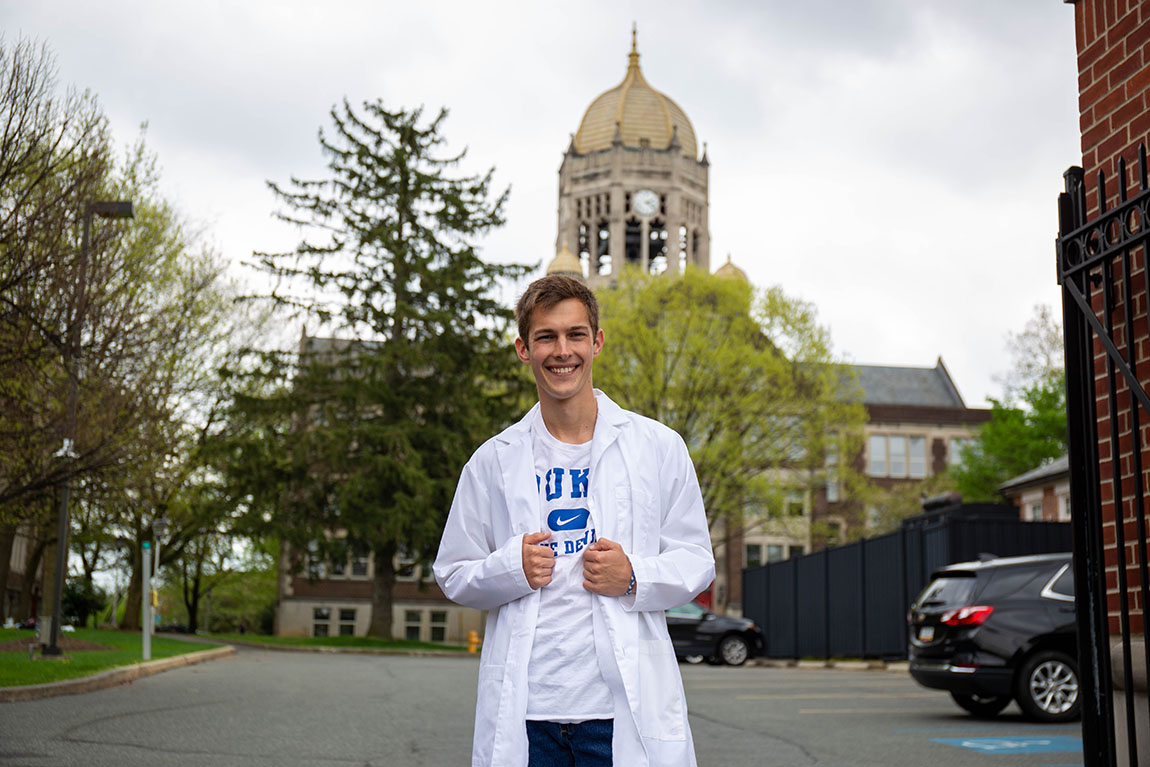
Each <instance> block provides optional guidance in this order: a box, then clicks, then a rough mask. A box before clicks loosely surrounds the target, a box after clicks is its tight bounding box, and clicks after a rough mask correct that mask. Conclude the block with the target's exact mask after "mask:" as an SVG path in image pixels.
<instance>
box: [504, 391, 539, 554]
mask: <svg viewBox="0 0 1150 767" xmlns="http://www.w3.org/2000/svg"><path fill="white" fill-rule="evenodd" d="M538 411H539V405H538V404H536V405H535V407H533V408H531V410H529V411H527V415H525V416H523V418H522V419H521V420H520V421H519V422H518V423H516V424H515V425H514V426H511V427H508V428H507V429H505V430H504V431H503V432H502V433H500V434H499V435H498V436H497V437H496V438H495V439H496V447H495V454H496V455H497V456H498V458H499V469H500V471H501V472H502V475H503V490H504V492H505V493H506V495H507V510H508V512H509V514H510V518H511V520H510V521H511V532H512V533H514V534H516V535H518V534H521V533H534V532H538V531H539V529H540V523H539V489H538V488H537V487H536V485H535V453H534V451H533V450H532V445H531V424H532V422H533V421H534V419H535V418H536V414H537V413H538Z"/></svg>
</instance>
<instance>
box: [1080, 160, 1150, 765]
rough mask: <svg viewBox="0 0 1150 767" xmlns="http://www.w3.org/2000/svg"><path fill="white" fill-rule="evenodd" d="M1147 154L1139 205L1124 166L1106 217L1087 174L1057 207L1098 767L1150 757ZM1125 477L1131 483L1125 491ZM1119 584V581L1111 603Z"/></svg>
mask: <svg viewBox="0 0 1150 767" xmlns="http://www.w3.org/2000/svg"><path fill="white" fill-rule="evenodd" d="M1138 154H1139V157H1138V168H1137V176H1138V185H1139V186H1138V188H1139V190H1140V191H1139V192H1138V193H1137V194H1135V195H1133V196H1130V195H1129V194H1127V188H1126V184H1127V169H1126V164H1125V161H1124V160H1123V159H1121V158H1120V159H1119V160H1118V173H1117V174H1116V178H1111V179H1109V181H1108V180H1107V178H1106V177H1105V175H1103V174H1102V173H1101V172H1099V174H1098V187H1097V194H1098V197H1097V202H1098V214H1097V215H1096V216H1095V217H1093V218H1088V216H1087V211H1088V210H1089V205H1088V202H1087V197H1086V180H1085V177H1084V174H1083V171H1082V168H1079V167H1072V168H1070V169H1069V170H1068V171H1066V174H1065V176H1064V178H1065V182H1066V191H1065V192H1064V193H1062V194H1061V195H1059V198H1058V225H1059V235H1058V282H1059V284H1060V285H1061V286H1062V316H1063V332H1064V333H1065V336H1066V405H1067V417H1068V422H1069V427H1070V429H1069V431H1070V500H1071V507H1072V508H1073V509H1074V517H1073V525H1074V574H1075V581H1076V591H1077V612H1078V640H1079V641H1078V646H1079V650H1078V652H1079V672H1080V673H1079V682H1080V696H1081V698H1082V741H1083V749H1084V755H1085V762H1086V765H1087V766H1088V767H1097V766H1099V765H1108V766H1109V765H1117V764H1129V765H1137V764H1138V757H1139V754H1138V752H1139V742H1138V738H1139V732H1141V734H1142V738H1143V743H1142V750H1143V751H1144V752H1145V751H1146V750H1147V748H1148V747H1150V746H1148V744H1146V743H1145V737H1146V731H1147V729H1148V727H1147V722H1146V713H1145V709H1142V712H1141V713H1139V712H1138V711H1137V710H1136V708H1137V707H1136V701H1135V697H1136V696H1135V694H1134V692H1135V691H1139V692H1143V691H1144V690H1145V684H1146V678H1145V673H1146V672H1145V669H1146V668H1150V643H1148V642H1146V641H1145V637H1144V635H1143V634H1144V628H1143V612H1142V605H1144V604H1146V599H1147V597H1150V574H1148V563H1147V550H1146V548H1147V547H1146V541H1147V527H1148V524H1147V520H1146V506H1147V499H1146V480H1145V477H1144V467H1143V459H1144V455H1145V454H1146V453H1147V450H1148V448H1150V446H1148V444H1147V442H1148V440H1147V436H1146V434H1145V432H1144V429H1145V424H1144V422H1145V421H1147V420H1150V395H1148V394H1147V392H1146V385H1145V384H1144V383H1143V382H1144V381H1145V380H1146V378H1147V376H1148V375H1150V371H1148V370H1147V368H1146V364H1147V350H1146V348H1145V344H1146V341H1145V340H1144V339H1145V336H1146V332H1147V331H1146V326H1145V320H1146V311H1147V310H1146V306H1147V299H1148V294H1147V272H1146V253H1145V251H1146V244H1147V242H1148V241H1150V226H1148V223H1150V218H1148V216H1150V186H1148V185H1147V163H1146V147H1145V146H1140V147H1139V152H1138ZM1108 183H1109V192H1111V193H1112V192H1117V198H1118V204H1117V205H1115V206H1114V207H1113V208H1110V207H1108V205H1107V197H1108V189H1107V184H1108ZM1115 184H1117V186H1115ZM1140 368H1141V369H1140ZM1116 468H1117V473H1118V475H1119V478H1120V479H1121V480H1122V481H1118V482H1116V481H1114V480H1115V476H1114V475H1115V473H1116V472H1115V469H1116ZM1104 490H1106V491H1108V492H1107V493H1106V494H1105V495H1103V491H1104ZM1116 519H1120V520H1121V522H1122V523H1121V524H1116V523H1115V521H1116ZM1108 540H1109V546H1108V545H1107V543H1108ZM1108 549H1109V554H1110V556H1111V557H1112V561H1111V564H1112V567H1111V569H1110V572H1109V573H1108V572H1107V554H1108ZM1108 575H1112V576H1113V584H1112V585H1111V587H1110V589H1111V592H1110V594H1109V596H1110V598H1111V599H1112V601H1111V602H1109V603H1108V601H1107V596H1108V595H1107V577H1108ZM1139 635H1143V636H1139ZM1112 645H1113V646H1114V647H1115V650H1116V652H1115V655H1116V656H1117V662H1116V663H1115V664H1112V663H1111V647H1112ZM1114 666H1117V668H1115V667H1114ZM1139 666H1140V667H1141V670H1140V671H1139V672H1138V674H1137V676H1136V674H1135V668H1136V667H1139ZM1116 693H1117V698H1118V699H1117V701H1116V700H1115V694H1116ZM1143 694H1144V693H1143ZM1116 709H1117V710H1116Z"/></svg>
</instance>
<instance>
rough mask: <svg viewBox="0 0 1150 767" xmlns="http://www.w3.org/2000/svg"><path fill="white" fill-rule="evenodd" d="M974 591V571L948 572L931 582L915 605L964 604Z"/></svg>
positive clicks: (917, 606) (918, 606) (919, 606)
mask: <svg viewBox="0 0 1150 767" xmlns="http://www.w3.org/2000/svg"><path fill="white" fill-rule="evenodd" d="M972 591H974V575H973V574H972V573H947V574H945V575H943V576H940V577H938V578H935V579H934V580H933V581H931V582H930V585H929V586H927V587H926V589H925V590H923V592H922V595H921V596H919V598H918V601H917V602H915V607H916V608H921V607H940V606H942V605H960V604H964V603H965V602H966V601H967V600H968V599H969V598H970V594H971V592H972Z"/></svg>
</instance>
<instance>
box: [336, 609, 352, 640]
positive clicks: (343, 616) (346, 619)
mask: <svg viewBox="0 0 1150 767" xmlns="http://www.w3.org/2000/svg"><path fill="white" fill-rule="evenodd" d="M339 635H340V636H341V637H351V636H355V608H354V607H351V608H348V607H341V608H340V611H339Z"/></svg>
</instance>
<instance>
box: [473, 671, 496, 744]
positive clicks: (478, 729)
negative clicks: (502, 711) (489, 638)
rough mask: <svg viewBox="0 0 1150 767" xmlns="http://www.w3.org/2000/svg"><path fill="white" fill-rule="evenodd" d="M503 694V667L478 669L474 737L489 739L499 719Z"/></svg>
mask: <svg viewBox="0 0 1150 767" xmlns="http://www.w3.org/2000/svg"><path fill="white" fill-rule="evenodd" d="M502 693H503V666H501V665H487V666H481V667H480V668H479V690H478V700H477V702H476V705H475V735H476V740H477V741H478V740H479V738H480V737H484V738H487V739H491V738H493V737H494V735H495V723H496V722H497V721H498V719H499V699H500V697H501V696H502Z"/></svg>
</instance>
